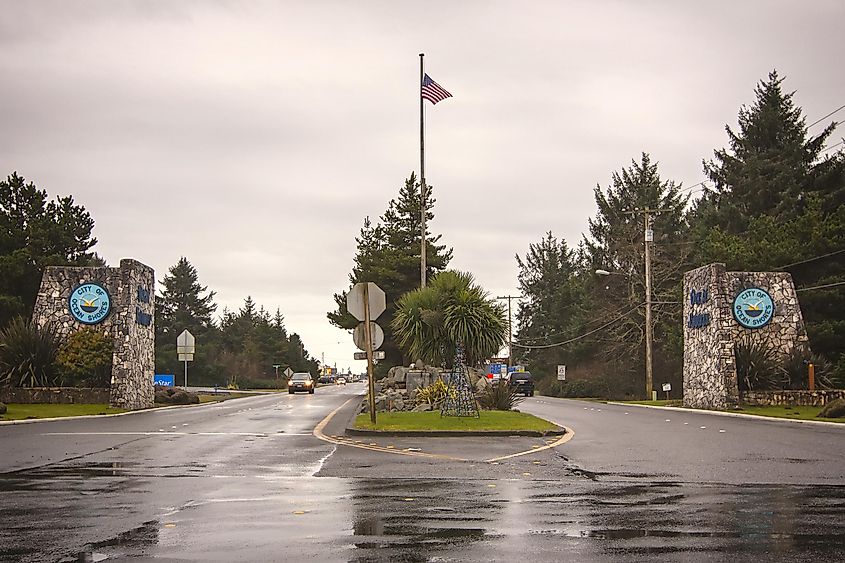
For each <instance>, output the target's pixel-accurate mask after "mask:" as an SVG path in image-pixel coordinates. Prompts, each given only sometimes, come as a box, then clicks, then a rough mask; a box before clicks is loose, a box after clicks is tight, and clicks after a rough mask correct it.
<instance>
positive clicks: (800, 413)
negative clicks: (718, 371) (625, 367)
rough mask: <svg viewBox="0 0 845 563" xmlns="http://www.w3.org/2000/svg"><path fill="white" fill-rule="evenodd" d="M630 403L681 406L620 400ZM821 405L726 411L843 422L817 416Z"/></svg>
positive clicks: (675, 402)
mask: <svg viewBox="0 0 845 563" xmlns="http://www.w3.org/2000/svg"><path fill="white" fill-rule="evenodd" d="M622 402H625V403H628V404H632V405H651V406H658V407H681V406H683V405H682V403H681V401H680V400H670V401H622ZM821 410H822V407H753V406H750V405H743V407H742V408H739V409H731V410H729V411H727V412H738V413H742V414H754V415H757V416H770V417H773V418H789V419H795V420H821V421H824V422H839V423H845V418H819V417H818V416H817V415H818V414H819V412H821Z"/></svg>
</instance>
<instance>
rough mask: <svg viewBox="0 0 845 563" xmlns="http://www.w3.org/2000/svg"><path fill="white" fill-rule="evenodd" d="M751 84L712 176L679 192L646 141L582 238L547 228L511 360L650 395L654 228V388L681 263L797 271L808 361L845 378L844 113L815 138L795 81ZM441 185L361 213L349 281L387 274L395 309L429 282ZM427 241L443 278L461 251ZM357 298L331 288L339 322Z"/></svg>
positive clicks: (575, 381) (613, 180)
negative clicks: (840, 135) (648, 275)
mask: <svg viewBox="0 0 845 563" xmlns="http://www.w3.org/2000/svg"><path fill="white" fill-rule="evenodd" d="M754 95H755V100H754V102H753V103H752V104H751V105H749V106H742V107H741V108H740V110H739V118H738V123H739V128H738V130H736V131H734V130H733V129H732V128H731V127H729V126H726V127H725V129H726V133H727V137H728V146H727V147H726V148H718V149H716V150H715V151H714V155H713V157H712V158H711V159H709V160H703V162H702V164H703V173H704V175H705V178H706V180H705V181H703V182H701V183H700V184H697V185H695V186H690V187H683V186H682V185H681V184H680V183H679V182H677V181H675V180H671V179H666V178H663V177H661V174H660V171H659V165H658V162H656V161H654V160H653V158H652V156H651V155H650V154H648V153H647V152H643V153H642V154H640V155H639V156H638V157H637V158H636V159H634V160H632V161H631V164H630V165H629V166H627V167H624V168H622V169H620V170H618V171H614V172H612V173H611V175H610V181H609V184H608V185H607V186H601V185H598V186H596V187H595V189H594V197H595V202H596V207H597V212H596V215H595V216H593V217H591V218H590V219H589V221H588V232H587V233H585V234H584V235H583V236H582V239H581V240H579V241H577V243H576V244H574V245H572V244H568V243H567V242H566V241H565V240H562V239H560V238H558V237H557V236H555V235H554V233H553V232H552V231H551V230H549V231H548V232H546V233H545V234H543V235H542V236H541V237H540V239H539V240H538V241H537V242H536V243H532V244H530V245H529V248H528V250H527V251H526V253H525V254H524V255H522V256H520V255H517V256H516V257H515V258H516V261H517V266H518V269H519V272H518V280H517V284H518V286H519V289H520V293H521V295H522V299H521V301H520V304H519V306H518V309H517V312H516V333H515V342H514V347H513V356H514V357H513V358H512V359H513V361H514V362H517V363H521V364H525V365H526V366H528V367H529V369H531V371H532V372H533V373H535V375H537V376H538V379H539V381H538V386H539V388H540V389H541V390H542V391H543V392H546V393H551V394H558V395H573V396H574V395H579V396H583V395H594V396H613V397H624V396H640V395H642V387H643V386H642V382H643V381H644V375H643V373H644V369H643V364H644V345H643V340H644V337H645V319H644V311H645V308H644V304H645V294H646V291H645V276H644V268H645V261H644V231H645V229H646V227H648V228H649V229H651V230H652V232H653V237H654V238H653V243H652V245H651V247H650V249H651V267H652V285H653V287H652V297H651V301H652V303H653V307H652V309H653V326H654V346H653V350H654V374H655V375H654V377H655V383H656V384H657V385H659V384H660V383H662V382H665V383H670V384H671V385H672V388H673V389H675V390H680V389H681V388H682V368H683V324H682V323H683V319H682V318H681V316H682V310H683V307H682V302H683V296H682V295H681V292H682V279H683V274H684V273H685V272H686V271H688V270H691V269H693V268H696V267H699V266H702V265H705V264H709V263H712V262H722V263H725V264H726V266H727V268H728V269H729V270H738V271H754V270H759V271H785V272H789V273H790V274H791V275H792V277H793V279H794V281H795V285H796V287H797V288H798V292H799V293H798V295H799V299H800V303H801V308H802V311H803V315H804V320H805V323H806V327H807V331H808V334H809V337H810V345H811V347H812V351H813V354H814V355H813V357H812V358H809V359H811V360H812V361H814V362H815V363H816V365H817V367H818V369H819V370H820V371H822V372H823V373H825V377H826V381H829V382H831V384H834V385H837V386H840V387H841V386H845V315H843V314H842V311H844V310H845V292H843V287H844V286H843V285H841V284H842V282H843V280H845V260H843V256H845V205H843V203H845V157H843V152H842V150H841V149H840V150H836V151H833V150H832V148H834V147H835V146H837V145H839V144H840V143H836V144H833V145H829V144H828V141H829V139H830V137H831V135H832V134H833V132H834V129H835V128H836V125H837V123H835V122H831V123H830V124H828V125H826V126H824V127H823V129H822V130H821V131H820V132H818V133H816V134H810V132H809V129H810V127H809V126H807V125H806V120H805V118H804V116H803V115H802V112H801V109H800V108H799V107H797V106H796V105H795V102H794V100H793V96H794V92H785V91H784V90H783V79H782V78H781V77H780V76H779V75H778V74H777V72H776V71H773V72H772V73H770V74H769V76H768V78H767V79H764V80H762V81H760V82H759V84H758V85H757V87H756V88H755V90H754ZM813 125H815V124H813ZM429 188H430V187H429ZM699 192H700V194H699ZM430 193H431V192H430V190H428V197H427V198H426V199H425V200H424V201H421V199H420V186H419V182H417V181H416V178H415V176H414V175H413V174H411V176H410V177H409V178H408V179H407V180H406V181H405V183H404V185H403V186H402V187H401V188H400V190H399V196H398V198H396V199H393V200H391V201H390V202H389V203H388V207H387V210H386V211H385V213H384V214H383V215H382V216H381V217H379V219H378V220H377V221H375V222H373V221H372V220H371V219H370V218H369V217H367V218H365V219H364V222H363V226H362V228H361V231H360V234H359V236H358V237H357V239H356V241H357V243H358V246H357V250H356V254H355V257H354V266H353V268H352V272H351V273H350V274H349V287H350V288H351V286H352V285H354V284H355V283H357V282H361V281H373V282H376V283H377V284H379V285H380V286H381V287H382V288H383V289H385V292H386V293H387V295H388V310H387V313H386V314H385V315H386V318H388V319H394V318H396V317H395V315H396V312H397V303H399V302H400V300H401V299H402V296H403V295H405V294H406V293H408V292H409V291H412V290H413V289H415V288H416V287H417V286H418V284H419V263H420V260H419V248H420V239H421V234H420V232H419V219H418V218H419V214H420V209H421V205H424V206H425V211H426V214H427V216H428V217H429V219H431V218H432V217H433V205H434V201H435V200H434V198H433V197H431V196H430ZM696 196H697V197H696ZM645 210H650V212H649V213H648V214H647V215H648V218H649V220H650V223H649V224H648V225H647V226H646V224H645V220H646V213H645V212H644V211H645ZM427 225H431V221H428V222H427ZM425 236H426V244H427V248H428V257H429V261H428V264H427V267H428V272H427V274H428V276H431V277H436V276H437V275H438V273H440V272H443V271H444V270H446V268H447V267H448V263H449V261H450V259H451V257H452V249H451V248H447V247H446V246H445V245H443V244H440V243H439V242H440V239H441V235H435V234H432V233H431V232H430V231H427V232H426V234H425ZM597 271H602V272H605V273H606V274H607V275H599V274H597ZM345 296H346V292H340V293H337V294H335V302H336V304H337V307H336V309H335V310H333V311H330V312H329V313H328V318H329V321H330V322H331V323H332V324H334V325H335V326H338V327H340V328H344V329H350V328H353V327H354V326H355V324H356V323H357V321H356V320H355V319H354V318H353V317H351V315H349V314H348V313H347V312H346V308H345ZM438 318H439V317H438ZM435 321H437V318H435ZM432 324H435V322H432ZM397 326H401V324H400V325H397V324H396V323H394V324H393V325H387V326H384V327H383V328H384V330H385V345H384V349H385V350H386V356H387V360H386V361H385V362H383V363H382V365H381V366H380V367H381V369H382V370H386V369H388V368H389V367H390V366H391V365H396V364H405V365H407V364H408V363H409V362H412V361H414V359H415V358H413V357H411V356H410V355H409V354H408V353H405V354H403V351H402V350H401V349H400V347H399V346H397V342H398V340H397V335H396V334H395V329H396V327H397ZM559 364H564V365H567V366H568V379H569V380H568V381H567V382H566V383H559V382H557V378H556V366H557V365H559Z"/></svg>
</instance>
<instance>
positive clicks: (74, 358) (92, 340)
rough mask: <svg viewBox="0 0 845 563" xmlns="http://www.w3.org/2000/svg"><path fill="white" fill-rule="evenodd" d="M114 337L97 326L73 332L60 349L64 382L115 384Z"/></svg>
mask: <svg viewBox="0 0 845 563" xmlns="http://www.w3.org/2000/svg"><path fill="white" fill-rule="evenodd" d="M113 351H114V341H113V340H112V338H111V337H110V336H109V335H108V334H106V333H104V332H102V331H99V330H97V329H95V328H93V327H85V328H83V329H81V330H78V331H77V332H75V333H73V334H71V335H70V336H69V337H68V338H67V340H65V342H64V344H62V346H61V347H60V348H59V353H58V355H57V356H56V363H57V364H58V367H59V374H60V375H61V379H62V384H63V385H66V386H71V387H108V386H109V385H110V384H111V371H112V352H113Z"/></svg>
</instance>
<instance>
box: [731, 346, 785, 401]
mask: <svg viewBox="0 0 845 563" xmlns="http://www.w3.org/2000/svg"><path fill="white" fill-rule="evenodd" d="M734 355H735V358H736V377H737V384H738V385H739V390H740V391H768V390H772V389H782V388H783V379H784V378H783V375H782V374H783V371H782V368H781V366H780V365H779V364H778V361H777V359H776V358H775V354H774V351H773V350H772V349H771V348H768V347H766V346H764V345H762V344H760V343H758V342H751V341H748V340H741V341H739V342H737V343H736V346H735V347H734Z"/></svg>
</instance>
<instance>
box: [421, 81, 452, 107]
mask: <svg viewBox="0 0 845 563" xmlns="http://www.w3.org/2000/svg"><path fill="white" fill-rule="evenodd" d="M420 91H421V92H422V94H421V95H422V97H423V98H424V99H426V100H428V101H429V102H431V103H432V104H436V103H437V102H440V101H442V100H445V99H446V98H451V97H452V94H450V93H449V92H447V91H446V90H444V89H443V87H442V86H441V85H440V84H438V83H437V82H435V81H434V80H432V79H431V77H430V76H429V75H427V74H426V75H424V78H423V81H422V88H421V90H420Z"/></svg>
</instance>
